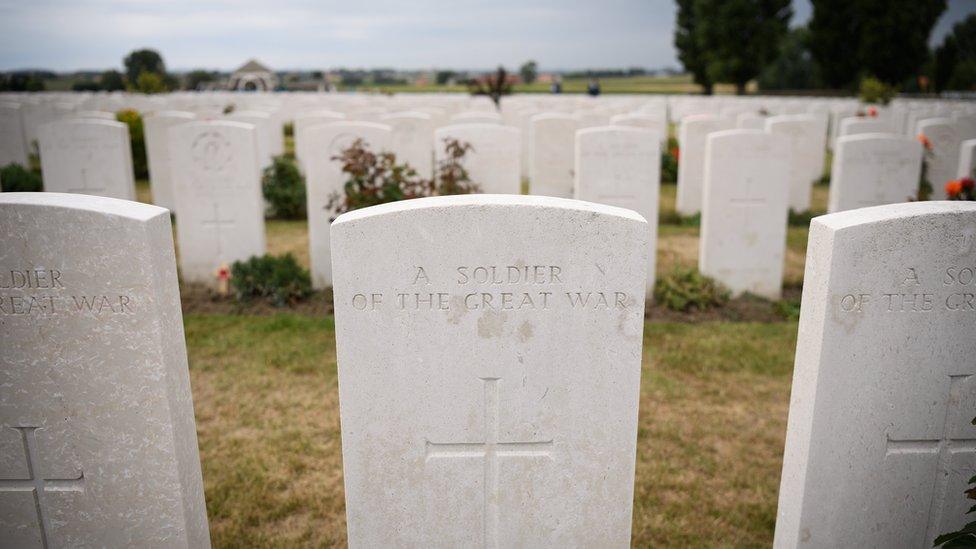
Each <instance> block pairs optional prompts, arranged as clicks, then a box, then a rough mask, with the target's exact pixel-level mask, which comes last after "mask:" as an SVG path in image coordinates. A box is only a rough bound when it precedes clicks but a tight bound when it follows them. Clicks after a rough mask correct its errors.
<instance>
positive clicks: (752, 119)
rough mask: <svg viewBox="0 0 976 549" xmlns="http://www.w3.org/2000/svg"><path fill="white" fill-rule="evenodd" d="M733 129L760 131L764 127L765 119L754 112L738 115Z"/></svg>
mask: <svg viewBox="0 0 976 549" xmlns="http://www.w3.org/2000/svg"><path fill="white" fill-rule="evenodd" d="M735 127H736V128H739V129H740V130H762V129H765V127H766V117H765V116H763V115H761V114H758V113H755V112H744V113H739V115H738V116H737V117H736V119H735Z"/></svg>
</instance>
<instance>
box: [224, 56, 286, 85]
mask: <svg viewBox="0 0 976 549" xmlns="http://www.w3.org/2000/svg"><path fill="white" fill-rule="evenodd" d="M277 86H278V77H276V76H275V74H274V73H273V72H271V69H269V68H268V67H265V66H264V65H262V64H261V63H258V62H257V60H255V59H251V60H250V61H248V62H247V63H244V65H242V66H241V68H239V69H237V70H236V71H234V73H233V74H231V75H230V81H229V82H228V84H227V88H228V89H230V90H235V91H271V90H273V89H275V88H276V87H277Z"/></svg>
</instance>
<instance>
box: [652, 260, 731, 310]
mask: <svg viewBox="0 0 976 549" xmlns="http://www.w3.org/2000/svg"><path fill="white" fill-rule="evenodd" d="M654 300H655V301H656V302H657V303H659V304H661V305H663V306H664V307H666V308H668V309H671V310H672V311H682V312H689V311H693V310H699V311H707V310H709V309H711V308H713V307H721V306H722V305H725V304H726V303H727V302H728V301H729V291H728V290H727V289H725V287H724V286H722V285H721V284H719V283H718V282H716V281H715V280H714V279H712V278H710V277H707V276H705V275H703V274H701V273H700V272H698V270H697V269H692V268H687V267H677V268H675V269H674V270H673V271H672V272H671V273H669V274H667V275H666V276H663V277H661V278H659V279H658V280H657V282H656V283H655V284H654Z"/></svg>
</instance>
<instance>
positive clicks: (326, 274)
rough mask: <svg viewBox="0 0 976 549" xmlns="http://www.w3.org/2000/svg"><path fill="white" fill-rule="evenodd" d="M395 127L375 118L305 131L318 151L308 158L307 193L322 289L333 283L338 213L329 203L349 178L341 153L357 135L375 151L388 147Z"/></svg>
mask: <svg viewBox="0 0 976 549" xmlns="http://www.w3.org/2000/svg"><path fill="white" fill-rule="evenodd" d="M392 132H393V130H392V128H390V126H387V125H385V124H376V123H374V122H333V123H331V124H323V125H319V126H312V127H311V128H308V129H307V130H306V131H305V142H306V143H307V145H306V146H307V147H308V150H310V151H315V153H314V154H312V155H310V157H309V158H308V159H307V160H306V162H305V174H306V175H305V188H306V190H305V194H306V196H307V200H308V208H307V209H308V247H309V259H310V263H311V267H312V268H311V271H312V285H313V286H314V287H315V288H318V289H322V288H326V287H328V286H331V285H332V259H331V257H332V254H331V252H330V250H331V249H332V245H331V242H330V236H329V234H330V229H329V226H330V224H331V220H332V218H333V217H335V213H333V212H331V211H329V210H328V209H327V206H328V204H329V198H330V197H331V196H332V194H333V193H342V191H343V186H344V185H345V182H346V179H345V177H344V174H343V173H342V164H341V163H340V162H339V161H337V160H332V158H333V157H336V156H339V155H340V154H341V153H342V151H344V150H346V149H348V148H349V146H350V145H352V144H353V143H354V142H355V141H356V140H357V139H362V140H363V142H364V143H365V144H366V145H367V146H368V147H369V149H370V150H371V151H372V152H374V153H379V152H383V151H388V150H389V148H390V140H391V138H392Z"/></svg>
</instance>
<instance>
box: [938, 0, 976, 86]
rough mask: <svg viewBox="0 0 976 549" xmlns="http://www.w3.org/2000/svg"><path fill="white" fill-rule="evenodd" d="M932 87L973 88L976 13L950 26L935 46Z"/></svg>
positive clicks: (975, 74) (975, 84) (975, 72)
mask: <svg viewBox="0 0 976 549" xmlns="http://www.w3.org/2000/svg"><path fill="white" fill-rule="evenodd" d="M934 77H935V78H934V80H935V89H936V90H937V91H942V90H973V89H976V14H973V15H970V16H969V17H967V18H966V19H964V20H963V21H960V22H959V23H956V24H955V25H954V26H953V27H952V32H950V33H949V34H947V35H946V37H945V40H944V41H943V42H942V45H940V46H939V47H938V48H937V49H936V50H935V74H934Z"/></svg>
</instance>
